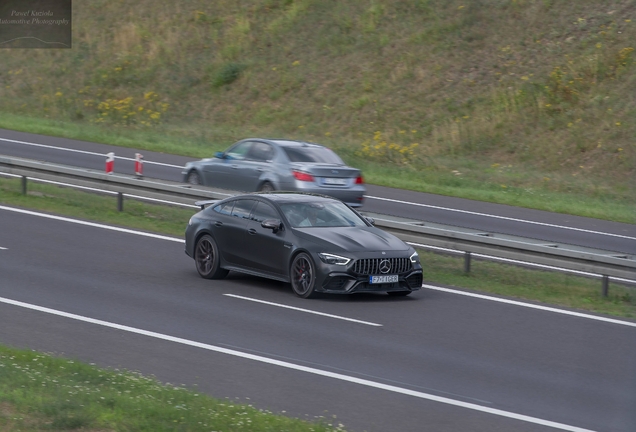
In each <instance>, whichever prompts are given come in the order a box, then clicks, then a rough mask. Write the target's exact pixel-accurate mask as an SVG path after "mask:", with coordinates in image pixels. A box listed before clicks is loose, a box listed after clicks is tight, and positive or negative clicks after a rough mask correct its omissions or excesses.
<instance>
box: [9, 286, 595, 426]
mask: <svg viewBox="0 0 636 432" xmlns="http://www.w3.org/2000/svg"><path fill="white" fill-rule="evenodd" d="M0 302H2V303H6V304H9V305H13V306H18V307H22V308H26V309H30V310H34V311H38V312H43V313H48V314H51V315H56V316H60V317H64V318H70V319H73V320H77V321H82V322H86V323H90V324H95V325H99V326H103V327H108V328H112V329H116V330H121V331H126V332H129V333H134V334H139V335H142V336H147V337H152V338H156V339H160V340H165V341H168V342H174V343H178V344H182V345H188V346H192V347H196V348H201V349H204V350H208V351H213V352H217V353H221V354H227V355H231V356H235V357H240V358H244V359H248V360H253V361H257V362H261V363H265V364H270V365H274V366H280V367H283V368H287V369H292V370H297V371H301V372H306V373H310V374H314V375H319V376H323V377H327V378H332V379H337V380H340V381H345V382H349V383H353V384H359V385H362V386H366V387H371V388H375V389H380V390H386V391H390V392H393V393H399V394H403V395H407V396H412V397H416V398H420V399H425V400H429V401H433V402H439V403H443V404H447V405H452V406H456V407H460V408H465V409H470V410H473V411H479V412H483V413H487V414H492V415H496V416H500V417H506V418H510V419H513V420H518V421H522V422H527V423H533V424H537V425H541V426H547V427H552V428H555V429H561V430H565V431H571V432H592V431H591V430H589V429H584V428H580V427H576V426H572V425H567V424H563V423H557V422H553V421H550V420H544V419H540V418H537V417H530V416H527V415H523V414H517V413H513V412H509V411H503V410H499V409H495V408H489V407H485V406H481V405H477V404H474V403H468V402H462V401H459V400H455V399H450V398H447V397H441V396H436V395H433V394H429V393H423V392H419V391H415V390H410V389H407V388H402V387H397V386H393V385H388V384H383V383H379V382H375V381H371V380H367V379H361V378H357V377H353V376H349V375H344V374H340V373H335V372H329V371H325V370H321V369H316V368H313V367H307V366H302V365H298V364H294V363H290V362H286V361H281V360H275V359H271V358H268V357H263V356H259V355H254V354H248V353H244V352H241V351H236V350H233V349H228V348H223V347H219V346H215V345H209V344H204V343H201V342H196V341H191V340H188V339H183V338H178V337H174V336H169V335H165V334H161V333H156V332H152V331H148V330H143V329H138V328H135V327H129V326H125V325H121V324H116V323H111V322H108V321H102V320H98V319H94V318H89V317H85V316H81V315H75V314H71V313H67V312H62V311H58V310H55V309H50V308H46V307H42V306H37V305H33V304H29V303H24V302H20V301H16V300H11V299H7V298H4V297H0Z"/></svg>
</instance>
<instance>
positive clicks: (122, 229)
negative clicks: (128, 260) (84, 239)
mask: <svg viewBox="0 0 636 432" xmlns="http://www.w3.org/2000/svg"><path fill="white" fill-rule="evenodd" d="M0 210H7V211H12V212H17V213H24V214H29V215H32V216H39V217H43V218H48V219H55V220H60V221H64V222H71V223H76V224H79V225H87V226H92V227H95V228H102V229H107V230H112V231H118V232H123V233H127V234H134V235H139V236H144V237H151V238H156V239H160V240H168V241H172V242H177V243H185V240H183V239H180V238H175V237H169V236H163V235H159V234H152V233H146V232H142V231H136V230H133V229H126V228H118V227H113V226H109V225H103V224H98V223H94V222H86V221H82V220H78V219H71V218H66V217H62V216H54V215H49V214H46V213H38V212H34V211H29V210H23V209H18V208H13V207H6V206H2V205H0ZM422 287H423V288H430V289H434V290H438V291H446V292H452V293H455V294H461V295H465V296H469V297H475V298H480V299H482V300H491V301H497V302H500V303H509V304H516V305H517V306H524V307H529V308H534V309H541V310H545V311H550V312H555V313H563V314H565V315H574V316H577V317H581V318H589V319H593V320H598V321H606V322H612V323H614V324H622V325H626V326H636V325H635V324H634V323H632V322H629V321H621V320H614V319H611V318H604V317H598V316H595V315H587V314H584V313H579V312H570V311H566V310H563V309H557V308H551V307H546V306H537V305H534V304H531V303H523V302H520V301H514V300H506V299H501V298H498V297H490V296H486V295H483V294H472V293H468V292H465V291H459V290H452V289H449V288H442V287H436V286H433V285H425V284H423V285H422Z"/></svg>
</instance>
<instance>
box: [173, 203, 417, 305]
mask: <svg viewBox="0 0 636 432" xmlns="http://www.w3.org/2000/svg"><path fill="white" fill-rule="evenodd" d="M198 204H199V205H200V206H201V207H202V208H203V209H202V210H201V211H199V212H198V213H196V214H195V215H194V216H192V218H191V219H190V221H189V222H188V226H187V228H186V232H185V252H186V254H187V255H188V256H190V257H191V258H193V259H194V262H195V266H196V269H197V271H198V272H199V274H200V275H201V277H203V278H206V279H221V278H223V277H225V276H226V275H227V274H228V272H229V271H236V272H242V273H247V274H251V275H256V276H261V277H265V278H270V279H276V280H280V281H284V282H289V283H291V287H292V289H293V291H294V293H296V294H297V295H298V296H300V297H303V298H310V297H314V296H315V295H316V294H317V293H337V294H351V293H358V292H386V293H388V294H390V295H394V296H405V295H408V294H410V293H411V292H413V291H415V290H419V289H420V288H421V286H422V266H421V264H420V260H419V257H418V255H417V252H416V251H415V249H413V248H412V247H411V246H409V245H407V244H406V243H404V242H403V241H402V240H400V239H398V238H397V237H395V236H394V235H392V234H389V233H386V232H384V231H382V230H380V229H379V228H376V227H374V226H373V222H374V221H373V220H372V219H371V218H366V217H363V216H362V215H360V214H359V213H358V212H356V211H355V210H353V209H352V208H351V207H349V206H348V205H346V204H345V203H343V202H342V201H339V200H336V199H334V198H331V197H327V196H320V195H314V194H302V193H271V192H270V193H255V194H246V195H237V196H233V197H231V198H226V199H223V200H220V201H213V202H200V203H198Z"/></svg>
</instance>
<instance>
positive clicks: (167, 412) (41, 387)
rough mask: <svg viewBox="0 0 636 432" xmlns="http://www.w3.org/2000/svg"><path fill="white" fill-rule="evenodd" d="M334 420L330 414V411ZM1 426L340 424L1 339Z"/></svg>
mask: <svg viewBox="0 0 636 432" xmlns="http://www.w3.org/2000/svg"><path fill="white" fill-rule="evenodd" d="M330 421H333V419H330ZM0 430H2V431H7V432H8V431H21V432H32V431H33V432H35V431H63V430H81V431H84V432H92V431H95V432H97V431H100V432H103V431H139V432H142V431H145V432H161V431H193V432H195V431H202V432H203V431H205V432H209V431H263V432H265V431H271V432H283V431H289V432H292V431H293V432H297V431H298V432H312V431H313V432H327V431H343V430H344V429H343V428H342V426H341V425H335V426H330V425H329V422H328V421H327V420H326V419H314V421H312V422H309V421H302V420H298V419H292V418H288V417H284V416H281V415H274V414H272V413H269V412H265V411H262V410H258V409H256V408H254V407H252V406H250V405H247V404H242V403H235V402H232V401H226V400H217V399H212V398H210V397H208V396H206V395H203V394H200V393H198V392H196V391H192V389H185V388H183V387H175V386H170V385H164V384H161V383H159V382H158V381H156V380H155V379H153V378H149V377H144V376H142V375H139V374H136V373H132V372H129V371H119V370H104V369H99V368H97V367H94V366H91V365H87V364H84V363H81V362H77V361H74V360H69V359H61V358H56V357H53V356H49V355H46V354H40V353H36V352H31V351H25V350H16V349H10V348H6V347H2V346H0Z"/></svg>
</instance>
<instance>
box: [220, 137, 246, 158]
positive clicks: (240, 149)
mask: <svg viewBox="0 0 636 432" xmlns="http://www.w3.org/2000/svg"><path fill="white" fill-rule="evenodd" d="M251 146H252V143H251V142H249V141H248V142H242V143H239V144H237V145H235V146H234V147H232V148H231V149H229V150H228V151H227V153H226V155H227V156H229V157H231V158H232V159H245V156H246V155H247V152H248V151H249V150H250V147H251Z"/></svg>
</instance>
